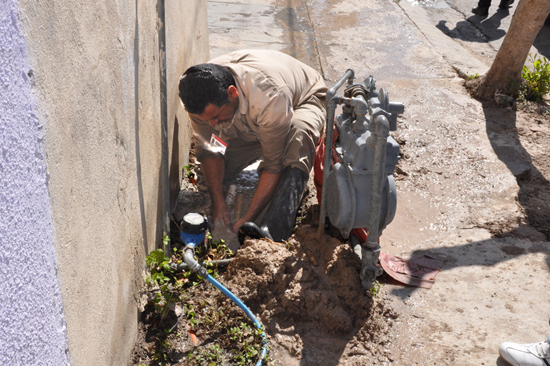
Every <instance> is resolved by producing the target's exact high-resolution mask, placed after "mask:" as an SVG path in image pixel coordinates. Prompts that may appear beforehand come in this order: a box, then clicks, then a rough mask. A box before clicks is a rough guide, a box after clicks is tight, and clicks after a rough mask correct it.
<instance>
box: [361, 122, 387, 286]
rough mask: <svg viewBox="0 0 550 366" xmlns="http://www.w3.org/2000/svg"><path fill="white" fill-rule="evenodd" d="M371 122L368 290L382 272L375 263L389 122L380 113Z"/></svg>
mask: <svg viewBox="0 0 550 366" xmlns="http://www.w3.org/2000/svg"><path fill="white" fill-rule="evenodd" d="M371 123H374V124H375V130H374V133H373V134H372V135H371V136H370V138H373V139H375V141H374V143H375V150H374V166H373V172H372V188H371V198H370V211H369V213H370V214H369V220H368V229H369V233H368V236H367V242H366V243H365V245H364V246H363V250H362V258H361V259H362V265H361V274H360V278H361V285H362V286H363V289H365V290H370V288H371V287H372V285H373V284H374V281H375V280H376V277H377V276H379V275H380V274H382V269H381V268H380V267H378V266H377V265H376V264H377V263H378V259H379V257H380V245H379V244H378V233H379V230H378V229H379V226H380V209H381V206H382V194H383V191H384V183H385V180H386V174H385V165H386V145H387V141H388V136H389V135H390V123H389V121H388V119H387V118H386V116H385V115H383V114H381V115H378V116H376V118H374V121H371Z"/></svg>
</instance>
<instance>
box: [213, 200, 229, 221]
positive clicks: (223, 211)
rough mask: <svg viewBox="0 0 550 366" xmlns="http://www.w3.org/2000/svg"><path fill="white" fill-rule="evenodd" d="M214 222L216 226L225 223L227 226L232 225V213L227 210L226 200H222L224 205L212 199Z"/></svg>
mask: <svg viewBox="0 0 550 366" xmlns="http://www.w3.org/2000/svg"><path fill="white" fill-rule="evenodd" d="M212 222H213V223H214V226H216V225H218V224H219V223H223V224H224V225H225V226H227V227H231V215H230V214H229V211H228V210H227V206H226V205H225V202H223V201H222V205H220V204H214V201H212Z"/></svg>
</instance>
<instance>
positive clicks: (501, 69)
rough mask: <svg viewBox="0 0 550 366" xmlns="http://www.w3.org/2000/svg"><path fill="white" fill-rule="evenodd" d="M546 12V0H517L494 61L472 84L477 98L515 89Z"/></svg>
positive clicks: (548, 4) (548, 3)
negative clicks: (485, 72)
mask: <svg viewBox="0 0 550 366" xmlns="http://www.w3.org/2000/svg"><path fill="white" fill-rule="evenodd" d="M549 13H550V1H549V0H520V2H519V4H518V7H517V9H516V12H515V14H514V16H513V18H512V23H511V24H510V29H508V33H507V34H506V37H505V38H504V41H503V42H502V46H501V47H500V49H499V50H498V53H497V56H496V57H495V60H494V61H493V65H492V66H491V68H490V69H489V71H488V72H487V74H486V75H484V76H482V77H481V78H479V79H478V80H475V81H473V83H472V85H471V87H472V88H473V92H474V94H475V95H476V96H477V97H478V98H481V99H493V97H494V95H495V92H496V91H497V90H499V91H501V92H502V93H503V94H508V95H510V94H513V93H516V92H517V90H518V88H519V86H520V85H521V70H522V68H523V65H524V64H525V60H526V59H527V55H528V54H529V50H530V49H531V45H532V44H533V42H534V41H535V38H536V37H537V34H538V33H539V31H540V29H541V28H542V26H543V24H544V21H545V20H546V17H547V16H548V14H549ZM476 84H477V85H476Z"/></svg>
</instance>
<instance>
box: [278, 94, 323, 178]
mask: <svg viewBox="0 0 550 366" xmlns="http://www.w3.org/2000/svg"><path fill="white" fill-rule="evenodd" d="M325 119H326V109H325V104H324V101H322V100H320V99H318V98H317V97H311V98H310V99H309V100H308V101H307V102H306V103H304V104H303V105H301V106H300V107H298V108H296V109H295V110H294V117H293V118H292V124H291V127H290V131H289V133H288V138H287V143H286V149H285V152H284V157H283V166H284V167H287V166H291V167H293V168H298V169H300V170H301V171H303V172H304V173H306V174H308V175H309V172H310V171H311V168H312V167H313V160H314V159H315V148H316V147H317V143H318V142H319V138H320V137H321V134H322V133H323V128H324V126H325Z"/></svg>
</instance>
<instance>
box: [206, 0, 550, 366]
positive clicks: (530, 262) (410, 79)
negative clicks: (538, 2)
mask: <svg viewBox="0 0 550 366" xmlns="http://www.w3.org/2000/svg"><path fill="white" fill-rule="evenodd" d="M475 5H476V4H475V2H472V1H466V0H425V1H424V0H414V1H408V0H400V1H389V0H333V1H331V0H304V1H298V0H288V1H276V0H275V1H271V0H240V1H234V2H231V1H228V2H227V1H226V2H221V1H209V2H208V13H209V15H208V17H209V27H210V45H211V50H210V54H211V57H212V58H213V57H216V56H218V55H221V54H224V53H227V52H230V51H233V50H237V49H242V48H265V49H274V50H279V51H282V52H285V53H288V54H290V55H292V56H294V57H296V58H298V59H299V60H301V61H303V62H305V63H307V64H309V65H311V66H313V67H314V68H316V69H317V70H319V71H320V72H321V73H322V74H323V75H324V76H325V78H326V80H327V84H328V85H329V86H330V85H331V84H332V83H334V82H335V81H336V80H337V79H338V78H339V77H340V76H341V75H342V74H343V73H344V72H345V70H346V69H348V68H353V69H354V70H355V72H356V76H357V77H358V78H366V77H368V76H369V75H374V76H375V77H376V79H377V81H378V82H377V86H378V88H380V87H387V89H388V90H389V93H390V99H391V100H393V101H400V102H404V103H405V108H406V109H405V114H404V115H403V117H402V118H400V122H399V131H398V132H397V134H398V135H399V139H398V140H401V141H403V142H404V146H402V149H403V152H404V153H405V155H406V156H404V157H403V160H402V162H401V163H400V167H401V168H402V169H403V171H404V172H405V173H406V174H405V175H403V176H400V177H398V179H397V187H398V208H397V214H396V218H395V220H394V222H393V223H392V224H390V225H389V226H388V228H387V229H386V231H385V232H384V233H383V235H382V246H383V250H384V251H386V252H388V253H390V254H392V255H397V254H401V255H404V256H407V255H420V254H423V253H432V254H433V255H436V256H438V257H440V258H442V259H445V260H447V262H446V265H445V266H444V268H443V270H442V272H441V273H440V274H439V275H438V276H437V277H436V283H435V285H434V287H433V288H432V289H430V290H420V289H417V288H410V287H403V286H400V285H398V284H392V283H384V286H383V293H384V295H383V297H384V299H385V300H386V301H389V302H392V304H393V306H394V307H395V308H396V310H397V311H398V312H400V313H401V314H402V317H401V318H400V325H399V327H398V328H397V331H398V332H397V333H398V334H399V335H398V336H397V337H396V339H395V341H394V343H393V344H392V345H391V346H389V347H388V348H389V349H390V350H389V351H390V352H391V353H392V357H391V359H392V360H393V362H389V363H387V364H394V365H428V364H430V365H495V364H496V365H505V363H504V362H503V361H502V360H501V359H500V358H499V357H498V345H499V343H501V342H504V341H515V342H521V343H528V342H538V341H541V340H543V339H544V337H545V336H546V334H547V333H548V331H549V330H550V329H548V318H549V317H550V312H549V310H548V306H547V304H548V303H549V302H550V293H549V292H548V291H547V290H545V289H544V285H543V284H544V283H547V279H548V275H549V268H550V259H549V258H550V253H549V250H548V247H549V244H550V243H548V242H547V241H546V238H545V237H544V235H542V234H540V233H538V232H537V231H533V230H531V231H530V229H529V228H528V227H526V226H521V227H520V228H524V234H523V237H522V238H518V237H514V236H512V237H500V238H495V237H494V235H493V232H494V227H495V226H498V227H500V228H504V230H505V231H506V228H509V230H510V231H512V230H514V229H516V228H517V226H518V225H520V224H521V222H522V221H523V220H524V218H525V215H524V212H523V211H522V209H521V207H519V205H518V202H517V201H518V185H517V182H516V179H515V177H514V175H513V172H512V171H511V170H510V169H509V167H507V166H506V164H505V163H503V162H502V159H501V157H499V156H497V154H496V153H495V149H496V148H495V146H510V142H509V141H504V140H502V141H501V140H499V137H498V136H495V134H494V133H492V132H491V131H490V130H488V128H487V127H486V119H487V118H488V117H487V115H486V110H485V109H484V108H483V106H482V105H481V104H480V103H479V102H478V101H476V100H473V99H471V98H470V97H469V95H468V94H467V93H466V91H465V90H464V88H463V86H462V79H460V78H458V76H457V75H458V72H459V71H460V72H462V73H466V74H469V75H475V74H479V75H481V74H484V73H485V72H486V71H487V70H488V69H489V67H490V65H491V62H492V60H493V58H494V56H495V55H496V52H497V51H498V48H499V47H500V45H501V43H502V40H503V38H504V36H505V34H506V31H507V29H508V27H509V24H510V21H511V18H512V15H511V14H513V12H514V10H515V7H516V6H517V4H514V6H513V7H512V8H511V9H510V10H508V11H503V10H498V2H495V3H494V4H493V6H492V7H491V9H490V13H489V16H488V17H487V18H482V17H479V16H476V15H473V14H472V13H471V11H470V9H471V8H472V7H473V6H475ZM532 52H533V53H539V54H541V55H544V56H546V57H548V56H550V27H544V28H543V29H542V30H541V32H540V34H539V36H538V37H537V39H536V41H535V44H534V45H533V47H532ZM502 118H505V117H502ZM276 364H278V363H276ZM287 364H290V361H288V362H287ZM292 364H296V365H298V364H300V365H305V363H303V362H302V363H300V362H299V361H297V360H294V361H293V363H292ZM333 364H334V363H330V365H333ZM342 364H345V363H342ZM372 364H376V361H373V363H372ZM379 364H386V363H385V362H380V363H379Z"/></svg>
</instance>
